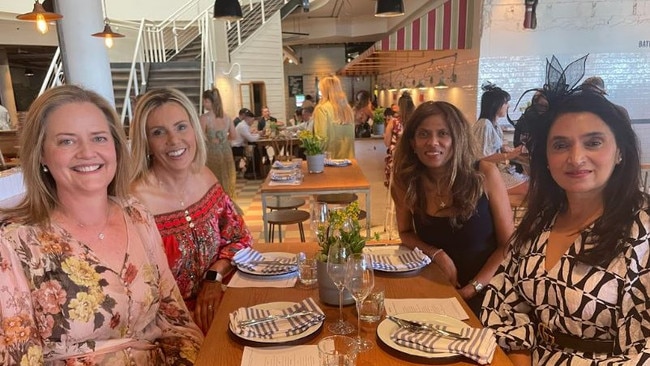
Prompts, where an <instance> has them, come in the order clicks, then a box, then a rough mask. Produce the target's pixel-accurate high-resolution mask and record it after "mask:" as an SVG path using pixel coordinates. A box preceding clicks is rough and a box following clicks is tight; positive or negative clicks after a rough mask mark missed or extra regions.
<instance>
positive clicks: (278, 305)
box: [228, 301, 323, 343]
mask: <svg viewBox="0 0 650 366" xmlns="http://www.w3.org/2000/svg"><path fill="white" fill-rule="evenodd" d="M296 304H297V303H296V302H287V301H279V302H269V303H266V304H259V305H255V306H251V308H256V309H262V310H282V309H286V308H288V307H291V306H293V305H296ZM322 326H323V322H320V323H316V324H314V325H312V326H311V327H309V328H307V329H305V331H304V332H302V333H299V334H293V335H290V336H286V337H279V338H273V339H267V338H257V337H249V336H245V335H242V334H237V328H236V327H235V325H233V324H232V323H228V328H230V331H231V332H232V334H234V335H235V336H236V337H238V338H241V339H245V340H247V341H251V342H258V343H286V342H291V341H296V340H298V339H302V338H305V337H308V336H310V335H312V334H314V333H315V332H317V331H318V329H320V327H322Z"/></svg>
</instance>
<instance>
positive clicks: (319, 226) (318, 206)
mask: <svg viewBox="0 0 650 366" xmlns="http://www.w3.org/2000/svg"><path fill="white" fill-rule="evenodd" d="M327 210H328V209H327V203H321V202H316V203H314V206H313V209H312V213H311V224H310V227H311V230H312V231H313V233H314V237H315V238H316V241H318V244H322V241H323V240H325V239H326V236H327V233H326V230H327V226H328V225H329V223H328V221H327V218H328V211H327Z"/></svg>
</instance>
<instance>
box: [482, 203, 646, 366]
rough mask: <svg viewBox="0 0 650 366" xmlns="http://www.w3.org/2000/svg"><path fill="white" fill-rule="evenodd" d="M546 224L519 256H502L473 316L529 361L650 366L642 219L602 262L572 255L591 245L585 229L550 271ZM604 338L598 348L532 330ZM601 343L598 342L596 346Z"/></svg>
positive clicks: (643, 217)
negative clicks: (607, 344)
mask: <svg viewBox="0 0 650 366" xmlns="http://www.w3.org/2000/svg"><path fill="white" fill-rule="evenodd" d="M552 226H553V223H551V224H550V225H549V227H548V228H547V229H546V230H544V231H543V232H542V234H541V235H540V236H539V237H538V238H537V240H534V241H533V242H532V243H530V244H529V248H528V250H527V251H526V254H525V255H521V256H519V257H518V258H514V257H513V256H512V255H510V256H508V257H507V258H506V260H505V261H504V262H503V263H502V264H501V267H500V268H499V270H498V271H497V274H496V275H495V276H494V278H492V281H490V285H489V286H488V287H487V291H486V294H485V300H484V302H483V310H482V312H481V321H482V322H483V324H485V325H486V326H488V327H490V328H493V329H494V330H495V332H496V338H497V341H498V343H499V346H501V347H502V348H503V349H504V350H506V351H516V350H531V352H532V364H533V365H566V366H569V365H581V366H582V365H585V366H587V365H590V366H596V365H599V366H600V365H602V366H605V365H608V366H613V365H650V245H649V239H650V233H649V232H648V230H650V216H649V212H648V209H645V210H643V211H640V212H638V213H637V215H636V217H634V223H633V225H632V230H631V232H630V234H629V235H628V238H627V239H625V240H624V242H625V244H624V249H623V252H622V253H620V254H619V255H618V256H617V257H615V258H614V259H613V260H612V261H611V262H610V263H609V264H608V265H606V266H590V265H587V264H584V263H582V262H580V261H578V260H576V255H577V254H578V253H580V252H581V251H582V250H584V249H585V248H588V247H589V246H591V245H593V244H588V243H591V242H593V238H591V235H593V234H592V233H591V231H592V229H593V224H592V226H591V227H589V228H587V229H585V230H584V231H583V232H582V234H581V235H580V236H579V237H578V238H577V239H576V241H575V242H574V243H573V246H572V247H570V248H569V250H568V251H567V252H566V253H565V254H564V255H563V256H562V258H560V260H559V262H558V263H556V264H555V266H553V268H551V269H550V270H546V264H545V262H546V254H545V253H546V247H547V246H548V237H549V235H550V231H551V228H552ZM540 327H542V328H548V329H550V330H551V331H555V332H559V333H562V334H567V335H573V336H576V337H579V338H584V339H596V340H601V341H612V342H613V349H603V350H602V353H593V352H591V353H590V352H584V351H577V350H572V349H565V348H562V347H560V346H558V345H556V344H554V343H552V342H548V341H547V340H546V339H545V338H544V334H540V332H539V329H540ZM603 348H604V347H603Z"/></svg>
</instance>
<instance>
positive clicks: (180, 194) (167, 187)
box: [156, 174, 190, 208]
mask: <svg viewBox="0 0 650 366" xmlns="http://www.w3.org/2000/svg"><path fill="white" fill-rule="evenodd" d="M156 179H157V180H158V185H160V186H161V187H162V188H163V189H164V190H166V191H169V190H171V191H174V187H172V186H171V185H168V184H167V183H165V182H163V181H162V180H161V179H160V178H158V176H156ZM189 179H190V175H189V174H188V175H187V177H186V178H185V181H184V182H183V184H182V185H181V186H182V187H183V189H182V190H179V191H178V194H177V195H176V200H177V201H178V203H179V204H180V205H181V208H185V189H186V187H187V182H188V181H189Z"/></svg>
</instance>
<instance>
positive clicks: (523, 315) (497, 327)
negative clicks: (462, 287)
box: [481, 253, 535, 351]
mask: <svg viewBox="0 0 650 366" xmlns="http://www.w3.org/2000/svg"><path fill="white" fill-rule="evenodd" d="M519 263H520V262H519V261H518V260H517V259H516V258H513V256H512V253H510V254H509V255H508V257H507V258H506V259H505V260H504V261H503V263H502V264H501V266H500V267H499V269H498V270H497V273H496V274H495V275H494V277H493V278H492V280H491V281H490V284H489V285H488V286H487V290H486V292H485V298H484V299H483V307H482V309H481V322H482V323H483V324H484V325H485V326H487V327H490V328H492V329H494V331H495V333H496V337H497V341H498V344H499V346H500V347H501V348H503V349H504V350H506V351H517V350H524V349H532V348H533V347H534V345H535V329H534V326H533V322H532V321H531V315H532V308H531V307H530V305H529V304H528V303H527V302H526V301H525V299H523V298H522V297H521V296H520V295H519V291H518V290H517V282H518V280H517V270H518V268H519Z"/></svg>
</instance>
